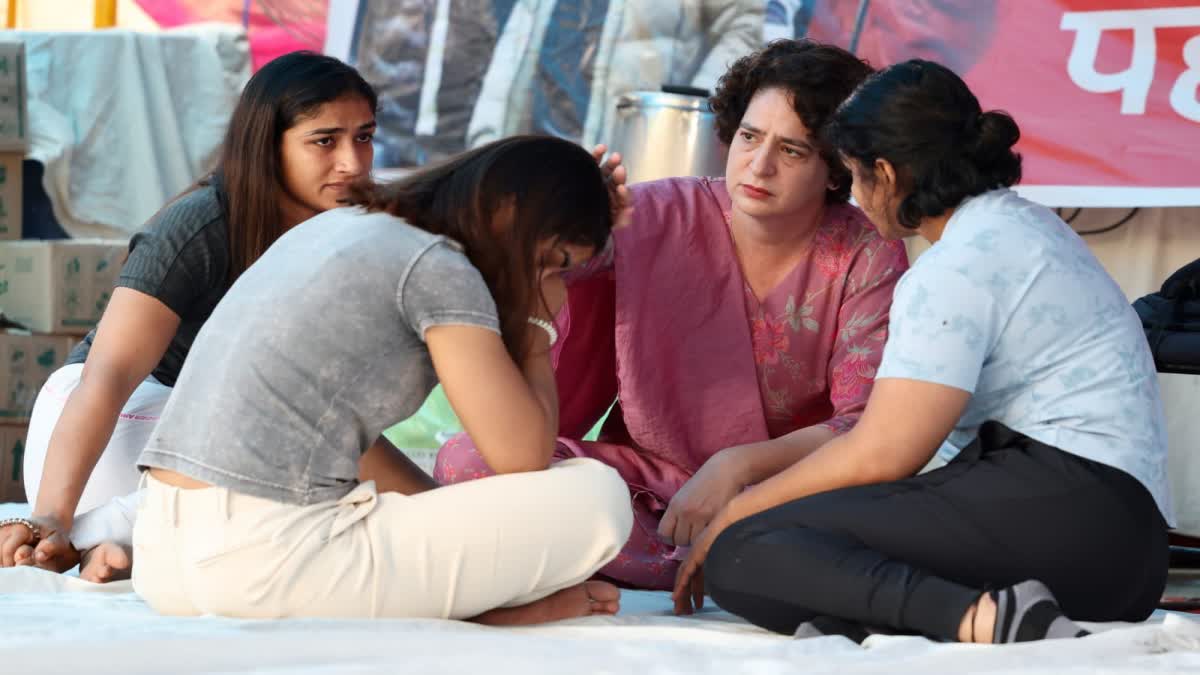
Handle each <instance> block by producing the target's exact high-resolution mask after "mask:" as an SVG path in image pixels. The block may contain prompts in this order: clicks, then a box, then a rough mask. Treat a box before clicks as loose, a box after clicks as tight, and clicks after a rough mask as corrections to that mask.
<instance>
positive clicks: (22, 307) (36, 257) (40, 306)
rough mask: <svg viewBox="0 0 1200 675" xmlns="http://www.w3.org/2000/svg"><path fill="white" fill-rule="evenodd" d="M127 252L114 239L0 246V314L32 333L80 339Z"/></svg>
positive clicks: (101, 309) (104, 301)
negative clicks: (53, 334)
mask: <svg viewBox="0 0 1200 675" xmlns="http://www.w3.org/2000/svg"><path fill="white" fill-rule="evenodd" d="M128 248H129V244H128V243H127V242H126V241H124V240H119V239H60V240H50V241H34V240H26V241H7V242H0V310H3V311H4V316H5V317H6V318H7V319H8V320H9V321H12V322H14V323H17V324H20V325H21V326H23V327H25V328H28V329H29V330H31V331H34V332H37V333H57V334H62V335H84V334H86V333H87V332H88V331H90V330H91V329H93V328H95V327H96V324H97V323H98V322H99V321H100V315H101V314H102V313H103V312H104V308H105V307H106V306H107V305H108V298H109V296H110V295H111V294H112V289H113V284H114V283H115V282H116V280H117V277H118V276H119V275H120V272H121V265H122V264H123V263H124V261H125V255H126V252H127V251H128Z"/></svg>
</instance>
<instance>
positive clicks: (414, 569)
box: [133, 459, 633, 619]
mask: <svg viewBox="0 0 1200 675" xmlns="http://www.w3.org/2000/svg"><path fill="white" fill-rule="evenodd" d="M632 524H633V514H632V512H631V510H630V506H629V489H628V488H627V487H626V485H625V483H624V481H622V480H621V477H620V476H619V475H618V474H617V472H616V471H614V470H613V469H611V468H609V467H608V466H605V465H603V464H601V463H599V462H596V461H594V460H590V459H572V460H568V461H564V462H560V463H558V464H556V465H554V466H553V467H551V468H550V469H547V470H545V471H538V472H534V473H521V474H508V475H503V476H495V477H492V478H484V479H481V480H476V481H469V482H466V483H461V484H458V485H450V486H446V487H442V488H438V489H436V490H431V491H429V492H424V493H421V494H417V495H413V496H405V495H402V494H398V493H391V492H388V493H383V494H379V493H377V492H376V491H375V485H374V483H363V484H361V485H359V486H358V487H356V488H355V489H354V490H353V491H352V492H351V493H350V494H348V495H346V496H345V497H343V498H342V499H340V500H338V501H336V502H325V503H322V504H314V505H311V506H294V505H291V504H283V503H280V502H275V501H271V500H267V499H260V498H257V497H249V496H246V495H242V494H239V493H236V492H230V491H229V490H226V489H224V488H215V487H214V488H206V489H200V490H182V489H179V488H175V487H171V486H169V485H166V484H164V483H162V482H160V481H157V480H154V479H153V478H152V477H147V485H146V489H145V491H144V495H143V498H142V502H141V506H140V507H139V510H138V516H137V522H136V525H135V526H134V530H133V548H134V560H135V561H136V564H135V565H134V572H133V587H134V590H135V591H137V593H138V594H139V595H141V596H142V598H143V599H145V600H146V602H147V603H148V604H149V605H150V606H151V607H152V608H154V609H155V610H156V611H158V612H160V613H162V614H170V615H177V616H188V615H197V614H217V615H221V616H231V617H251V618H269V617H426V618H446V619H467V618H471V617H474V616H478V615H479V614H482V613H483V612H486V611H488V610H490V609H495V608H497V607H515V606H519V605H524V604H528V603H530V602H533V601H535V600H538V599H541V598H544V597H546V596H547V595H550V594H551V593H554V592H555V591H558V590H561V589H564V588H568V587H570V586H573V585H576V584H579V583H581V582H583V581H585V580H587V579H588V578H589V577H591V576H592V575H593V574H595V572H596V570H598V569H600V568H601V567H603V566H604V565H605V564H606V563H608V562H609V561H610V560H612V559H613V558H614V557H616V555H617V553H618V552H619V551H620V550H621V546H622V545H624V543H625V540H626V538H628V536H629V532H630V529H631V527H632Z"/></svg>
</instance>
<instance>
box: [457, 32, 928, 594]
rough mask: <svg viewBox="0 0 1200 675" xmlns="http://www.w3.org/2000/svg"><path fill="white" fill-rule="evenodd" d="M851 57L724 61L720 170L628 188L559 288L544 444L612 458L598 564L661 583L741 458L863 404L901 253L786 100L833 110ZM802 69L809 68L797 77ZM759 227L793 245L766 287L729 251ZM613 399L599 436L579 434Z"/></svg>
mask: <svg viewBox="0 0 1200 675" xmlns="http://www.w3.org/2000/svg"><path fill="white" fill-rule="evenodd" d="M748 60H749V61H748ZM739 68H741V70H740V71H739ZM839 72H841V74H842V77H841V78H840V79H839V78H837V77H834V76H835V75H837V74H838V73H839ZM867 72H869V69H867V67H866V66H865V65H863V64H862V63H861V62H859V61H858V60H857V59H854V58H853V57H852V56H850V55H849V54H847V53H845V52H843V51H842V50H840V49H837V48H833V47H826V46H823V45H815V44H814V43H808V42H805V41H796V42H791V41H789V42H787V43H786V44H783V45H782V46H780V45H772V46H771V47H768V48H767V49H766V50H764V51H763V52H759V53H757V54H755V55H752V56H750V57H746V59H743V60H741V61H739V62H738V63H737V64H735V65H734V67H733V68H732V69H731V71H730V74H729V75H727V77H726V79H725V80H723V81H722V87H723V89H722V90H719V91H718V93H717V96H716V97H714V107H715V108H719V109H718V114H719V115H722V114H724V115H725V117H726V118H729V117H730V116H731V115H733V116H734V118H733V120H732V122H731V123H730V124H731V126H732V129H722V135H723V138H724V137H725V136H728V137H729V140H730V141H731V145H730V159H729V164H728V166H727V171H726V179H709V178H674V179H666V180H661V181H655V182H652V183H643V184H640V185H634V186H632V188H631V193H632V197H633V221H632V223H631V224H630V225H629V226H628V227H625V228H623V229H621V230H619V231H617V232H615V233H614V240H613V248H612V251H611V252H610V253H611V255H607V256H602V257H601V258H600V259H598V260H596V261H593V263H592V264H590V265H589V266H588V267H587V269H586V275H583V276H580V277H577V278H576V279H575V281H574V282H573V283H572V284H571V286H570V288H569V292H568V302H567V305H566V307H565V308H564V310H563V312H562V313H561V314H560V316H559V317H558V323H559V329H560V333H561V335H562V337H561V339H560V341H559V344H558V345H556V347H555V352H556V353H555V364H556V373H557V381H558V385H559V396H560V419H559V429H560V436H561V437H560V442H559V445H558V452H557V454H558V456H559V457H562V458H567V457H580V456H582V457H592V458H595V459H599V460H601V461H603V462H605V463H607V464H609V465H611V466H613V467H615V468H616V469H617V470H618V471H619V472H620V473H621V475H622V476H623V477H624V479H625V481H626V483H628V485H629V487H630V494H631V498H632V500H633V503H634V512H635V517H636V521H637V522H636V525H635V527H634V529H633V533H632V535H631V537H630V540H629V542H628V543H627V545H626V546H625V548H624V550H623V551H622V552H621V554H620V555H619V556H618V557H617V559H616V560H614V561H613V562H612V563H610V564H609V565H608V566H607V567H606V568H604V569H603V570H602V573H603V574H604V575H605V576H607V577H610V578H612V579H614V580H616V581H618V582H621V583H624V584H626V585H629V586H633V587H637V588H649V589H669V588H671V587H672V585H673V582H674V578H675V571H676V569H677V566H678V561H679V560H680V559H682V557H683V553H684V552H685V551H683V550H681V548H682V547H683V546H685V545H686V544H687V543H688V541H689V540H690V539H691V538H692V537H694V536H695V535H697V534H699V530H700V528H702V527H703V525H704V524H705V522H706V520H705V518H704V515H705V513H706V512H707V511H708V510H709V509H710V508H711V507H713V506H715V507H717V508H719V507H720V506H722V505H723V502H724V501H725V500H727V499H728V498H730V497H732V494H736V492H737V491H738V490H740V489H742V488H744V487H745V486H746V485H747V484H749V483H752V482H757V481H761V480H763V479H764V478H766V477H767V474H764V473H763V472H762V471H759V472H758V473H757V474H755V473H754V472H753V471H750V466H751V465H752V464H754V463H755V462H756V461H757V462H758V464H759V465H760V468H761V465H763V464H764V463H765V464H770V462H764V461H760V460H761V458H764V457H769V458H773V459H772V461H774V462H775V463H776V465H778V463H779V461H780V458H783V459H784V460H787V459H788V458H794V459H792V460H791V461H794V460H795V459H799V457H800V456H802V455H803V453H804V452H806V451H807V450H808V449H811V448H808V446H809V445H812V446H813V447H815V445H819V444H820V442H824V441H825V440H828V439H829V438H830V437H832V436H833V435H835V434H838V433H841V432H844V431H845V430H847V429H849V428H850V427H851V426H853V424H854V422H855V421H856V420H857V418H858V416H859V414H860V413H861V412H862V409H863V406H864V404H865V403H866V400H867V396H868V394H869V392H870V389H871V383H872V380H873V377H874V373H875V367H876V366H877V365H878V363H879V359H880V356H881V352H882V349H883V345H884V342H885V340H886V325H887V320H888V309H889V307H890V304H891V297H892V289H893V286H894V284H895V282H896V281H897V279H898V278H899V277H900V275H901V274H902V273H903V272H904V270H905V269H906V268H907V258H906V256H905V253H904V248H903V246H902V245H900V244H898V243H894V242H893V243H889V242H885V241H883V240H882V239H881V238H880V237H879V236H878V234H877V233H876V231H875V229H874V227H872V226H871V224H870V223H869V222H868V221H867V220H866V218H865V217H864V216H863V215H862V213H861V212H860V211H859V210H858V209H857V208H855V207H853V206H850V205H848V204H846V203H845V193H846V192H847V191H848V187H849V183H848V182H847V183H845V184H844V185H843V184H841V183H839V182H838V181H840V180H842V172H841V171H839V169H840V165H836V160H834V159H833V158H831V157H828V156H826V155H825V154H824V153H820V152H819V151H818V148H817V143H818V141H817V140H816V139H815V137H814V135H813V134H810V133H808V129H810V128H818V127H819V125H820V124H821V122H822V120H821V119H813V117H814V115H808V117H809V119H808V122H807V123H806V122H805V120H804V118H805V116H806V114H805V113H801V112H796V111H798V110H799V109H801V108H805V109H806V112H807V111H809V109H811V108H818V109H820V112H821V113H822V114H825V115H827V114H830V113H832V111H833V109H834V108H835V107H836V105H837V103H838V102H840V100H841V99H842V98H844V96H845V95H846V94H847V93H848V92H849V91H850V90H851V89H853V87H854V86H855V85H856V84H857V82H858V81H861V79H862V78H863V77H865V76H866V74H867ZM739 73H740V74H741V76H738V75H739ZM797 73H799V75H797ZM814 73H815V74H816V75H819V76H820V77H816V78H815V79H816V82H803V81H802V82H800V83H798V84H797V83H796V80H797V79H800V80H803V79H804V77H805V75H806V74H807V76H808V77H809V78H810V79H812V78H813V77H815V76H814V75H813V74H814ZM831 80H832V81H833V82H835V83H838V82H840V83H841V84H840V85H839V86H840V87H841V89H844V91H841V95H840V97H838V96H837V91H831V90H837V89H838V87H837V86H833V85H831V84H830V81H831ZM822 82H823V83H824V84H825V86H824V87H823V88H816V87H812V88H808V87H806V86H804V85H815V84H820V83H822ZM738 87H740V88H742V89H748V92H746V93H745V96H744V102H743V103H742V104H741V109H740V110H736V109H734V110H729V109H728V108H723V109H720V106H719V104H720V103H721V101H722V100H736V99H737V95H736V94H737V92H734V91H731V89H733V88H738ZM818 90H819V91H820V92H821V93H819V94H817V93H808V92H815V91H818ZM760 94H761V95H760ZM802 96H808V97H809V98H807V99H805V100H804V101H801V102H800V103H797V102H796V101H797V100H798V98H799V97H802ZM813 99H816V100H815V101H814V100H813ZM780 101H782V102H783V103H780ZM801 103H803V104H805V105H801ZM821 103H825V105H824V106H821V105H818V104H821ZM781 106H782V107H781ZM733 107H734V108H736V104H735V105H734V106H733ZM793 108H795V109H796V111H792V109H793ZM789 111H792V112H791V113H790V119H788V116H789ZM817 117H820V115H817ZM719 126H720V125H719ZM735 134H736V137H735ZM801 137H803V139H804V140H801ZM792 146H795V150H796V152H794V153H792V152H791V151H790V150H789V148H791V147H792ZM803 146H808V147H809V149H811V150H812V155H811V157H804V156H803ZM813 180H820V181H822V182H820V183H817V184H816V185H815V187H814V186H813V185H812V184H811V181H813ZM730 186H732V189H731V187H730ZM827 186H828V189H826V188H827ZM806 194H812V195H815V197H814V198H812V199H806V198H803V197H804V196H805V195H806ZM776 196H778V198H776ZM814 201H815V203H814ZM754 228H759V230H755V229H754ZM760 231H761V232H768V233H770V232H776V233H780V234H781V235H782V236H781V239H788V238H790V239H791V240H793V241H795V242H797V243H795V244H794V245H791V246H792V248H789V249H788V250H786V251H782V253H786V254H788V255H785V256H782V258H783V259H784V260H785V261H786V262H787V264H786V265H785V266H779V265H776V266H775V268H774V269H778V273H777V274H773V275H767V277H768V278H771V279H772V280H773V281H774V283H773V284H772V285H771V286H770V287H768V288H759V289H758V290H757V291H756V290H755V282H756V281H759V280H761V279H762V278H763V274H762V272H763V271H764V270H766V271H771V270H770V269H768V267H769V266H768V265H767V264H765V263H764V264H759V263H758V262H757V260H759V259H761V258H759V259H756V258H754V257H753V256H752V255H750V254H749V253H747V252H743V250H742V248H743V246H745V248H746V249H747V251H749V250H751V246H750V245H749V244H747V243H746V242H748V241H749V239H747V238H746V237H747V236H749V235H745V234H744V233H747V232H760ZM791 235H796V236H791ZM793 253H794V255H792V254H793ZM614 397H615V398H616V399H617V403H616V405H615V406H613V409H612V413H611V414H610V415H609V417H608V419H607V420H606V422H605V424H604V427H603V428H602V432H601V435H600V438H599V440H598V441H597V442H586V441H580V440H577V439H579V438H581V437H582V435H583V434H585V433H586V432H587V431H588V429H589V428H590V427H591V425H593V424H594V423H595V421H596V420H597V419H599V418H600V416H602V415H603V413H604V412H605V410H607V409H608V407H609V404H610V403H612V401H613V399H614ZM814 439H815V440H814ZM785 446H786V447H785ZM752 455H753V456H752ZM733 457H740V460H739V463H733V462H732V461H729V460H730V459H731V458H733ZM755 458H759V459H757V460H756V459H755ZM735 466H736V467H739V468H738V469H737V470H736V471H735V470H734V469H733V467H735ZM782 468H785V466H778V467H777V468H773V469H771V470H772V471H775V470H782ZM743 469H745V471H743ZM490 474H491V470H490V469H489V468H488V467H487V465H486V464H485V463H484V462H483V460H482V458H481V457H480V456H479V454H478V453H477V452H475V450H474V447H473V446H472V444H471V442H470V439H469V438H468V437H467V436H466V435H465V434H462V435H459V436H457V437H455V438H453V439H451V440H450V441H449V442H447V444H446V445H445V446H444V447H443V448H442V450H441V452H440V453H439V455H438V460H437V467H436V470H435V474H434V475H435V478H437V479H438V480H439V481H441V482H443V483H453V482H458V481H463V480H470V479H475V478H480V477H484V476H487V475H490ZM735 474H736V475H735ZM551 508H552V507H551ZM664 516H665V518H666V520H665V521H664ZM668 524H669V526H668ZM664 528H665V529H664Z"/></svg>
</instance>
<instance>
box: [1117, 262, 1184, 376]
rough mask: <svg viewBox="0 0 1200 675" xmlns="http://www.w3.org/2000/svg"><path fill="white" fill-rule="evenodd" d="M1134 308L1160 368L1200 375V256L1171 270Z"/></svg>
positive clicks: (1156, 363) (1134, 304)
mask: <svg viewBox="0 0 1200 675" xmlns="http://www.w3.org/2000/svg"><path fill="white" fill-rule="evenodd" d="M1133 308H1134V310H1136V311H1137V313H1138V316H1140V317H1141V318H1142V327H1143V328H1145V329H1146V339H1148V340H1149V341H1150V351H1151V352H1152V353H1153V354H1154V365H1155V367H1157V368H1158V370H1159V372H1162V373H1185V374H1190V375H1200V260H1196V261H1194V262H1191V263H1188V264H1187V265H1184V266H1183V267H1182V268H1180V269H1179V270H1178V271H1177V272H1175V273H1174V274H1172V275H1171V276H1170V277H1169V278H1168V279H1167V280H1166V281H1165V282H1163V285H1162V290H1160V291H1159V292H1158V293H1151V294H1150V295H1147V296H1145V297H1142V298H1138V299H1137V300H1135V301H1134V303H1133Z"/></svg>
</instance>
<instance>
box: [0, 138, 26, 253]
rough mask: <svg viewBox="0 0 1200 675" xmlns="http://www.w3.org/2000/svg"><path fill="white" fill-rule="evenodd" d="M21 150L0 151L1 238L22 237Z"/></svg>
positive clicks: (22, 158) (22, 159)
mask: <svg viewBox="0 0 1200 675" xmlns="http://www.w3.org/2000/svg"><path fill="white" fill-rule="evenodd" d="M24 161H25V155H24V154H23V153H20V152H5V153H0V240H13V239H20V238H21V203H22V201H21V200H22V197H21V187H22V186H21V176H22V173H21V171H22V167H21V163H22V162H24Z"/></svg>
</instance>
